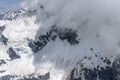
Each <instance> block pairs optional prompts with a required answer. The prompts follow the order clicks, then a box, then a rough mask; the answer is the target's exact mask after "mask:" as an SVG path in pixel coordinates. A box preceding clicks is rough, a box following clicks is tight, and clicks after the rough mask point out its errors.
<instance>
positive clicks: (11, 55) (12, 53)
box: [7, 47, 20, 60]
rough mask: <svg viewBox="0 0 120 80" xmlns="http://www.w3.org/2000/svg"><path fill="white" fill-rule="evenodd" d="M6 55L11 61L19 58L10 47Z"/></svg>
mask: <svg viewBox="0 0 120 80" xmlns="http://www.w3.org/2000/svg"><path fill="white" fill-rule="evenodd" d="M7 53H8V55H9V57H10V59H11V60H14V59H18V58H20V56H19V55H17V54H16V52H15V51H14V50H13V48H12V47H10V48H9V49H8V51H7Z"/></svg>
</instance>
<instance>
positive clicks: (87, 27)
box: [0, 0, 120, 80]
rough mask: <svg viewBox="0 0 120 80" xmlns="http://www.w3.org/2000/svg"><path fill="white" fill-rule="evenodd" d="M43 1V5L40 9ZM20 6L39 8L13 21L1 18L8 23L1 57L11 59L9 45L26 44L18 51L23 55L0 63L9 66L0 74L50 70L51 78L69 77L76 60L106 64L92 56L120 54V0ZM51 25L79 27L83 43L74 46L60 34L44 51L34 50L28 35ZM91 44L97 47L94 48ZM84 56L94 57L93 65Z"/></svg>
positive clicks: (55, 0)
mask: <svg viewBox="0 0 120 80" xmlns="http://www.w3.org/2000/svg"><path fill="white" fill-rule="evenodd" d="M28 4H30V5H29V6H28ZM40 5H42V6H44V8H43V9H41V8H40ZM21 7H27V8H29V9H37V14H36V15H33V16H31V17H30V16H29V17H23V18H17V19H16V20H12V21H0V25H5V26H6V29H5V30H4V32H3V34H4V35H5V36H6V37H7V38H8V40H9V43H8V45H7V46H3V45H2V43H1V44H0V59H5V60H6V61H7V59H9V56H8V54H7V53H6V51H7V48H9V47H10V46H12V47H13V48H14V49H16V48H20V49H22V48H23V50H22V51H21V52H18V54H20V56H21V58H20V59H16V60H13V61H11V62H9V61H8V64H6V65H2V66H0V70H1V69H4V70H6V72H5V73H4V74H1V73H0V76H3V75H6V74H17V75H26V74H31V73H36V74H40V75H44V74H46V73H48V72H50V80H67V79H68V75H69V74H70V72H71V70H72V69H73V68H74V67H75V66H76V64H77V63H81V62H82V63H84V65H85V66H86V67H88V68H93V66H94V67H96V66H97V65H98V64H101V65H100V66H103V67H104V66H105V65H104V63H102V62H99V61H98V60H97V59H96V58H95V57H94V56H93V55H94V54H95V53H98V54H100V56H107V57H110V59H111V60H112V59H113V58H114V57H116V56H118V55H119V54H120V36H119V34H120V15H119V14H120V1H119V0H24V2H22V3H21ZM52 25H56V26H57V27H58V28H72V29H73V30H77V34H78V36H79V37H80V43H79V44H77V45H74V46H73V45H70V44H69V43H67V41H61V40H60V39H59V38H57V39H56V41H51V42H50V43H48V44H47V45H46V46H45V47H44V48H43V49H42V50H41V51H39V52H37V53H36V54H32V53H33V52H32V51H31V49H30V48H29V47H28V45H27V40H26V39H27V38H29V39H33V40H37V39H38V37H39V35H40V34H44V33H46V32H47V31H48V30H49V28H50V27H51V26H52ZM96 36H99V37H96ZM90 48H93V49H94V50H93V51H91V50H90ZM85 56H89V57H92V60H91V61H92V62H93V63H94V65H90V61H86V60H83V57H85ZM82 60H83V61H82Z"/></svg>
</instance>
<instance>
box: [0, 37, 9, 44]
mask: <svg viewBox="0 0 120 80" xmlns="http://www.w3.org/2000/svg"><path fill="white" fill-rule="evenodd" d="M0 41H1V42H3V43H4V44H5V45H7V42H8V38H6V37H5V36H4V35H2V36H1V38H0Z"/></svg>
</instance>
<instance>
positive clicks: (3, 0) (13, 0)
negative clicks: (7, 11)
mask: <svg viewBox="0 0 120 80" xmlns="http://www.w3.org/2000/svg"><path fill="white" fill-rule="evenodd" d="M19 3H20V0H0V7H9V6H14V5H17V4H19Z"/></svg>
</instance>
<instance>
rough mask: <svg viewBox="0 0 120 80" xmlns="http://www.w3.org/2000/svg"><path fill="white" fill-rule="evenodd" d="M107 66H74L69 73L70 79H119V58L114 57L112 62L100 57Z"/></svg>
mask: <svg viewBox="0 0 120 80" xmlns="http://www.w3.org/2000/svg"><path fill="white" fill-rule="evenodd" d="M101 59H102V60H103V62H104V63H105V64H107V66H105V67H100V65H98V66H97V67H94V68H92V69H90V68H86V67H84V66H82V67H81V69H79V68H74V69H73V70H72V71H71V74H70V80H82V79H83V78H84V80H119V79H120V78H119V77H118V76H120V67H119V66H120V60H119V59H116V60H115V61H114V62H113V63H112V62H111V61H110V60H109V59H107V58H101ZM83 65H84V64H83Z"/></svg>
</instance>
